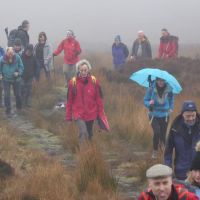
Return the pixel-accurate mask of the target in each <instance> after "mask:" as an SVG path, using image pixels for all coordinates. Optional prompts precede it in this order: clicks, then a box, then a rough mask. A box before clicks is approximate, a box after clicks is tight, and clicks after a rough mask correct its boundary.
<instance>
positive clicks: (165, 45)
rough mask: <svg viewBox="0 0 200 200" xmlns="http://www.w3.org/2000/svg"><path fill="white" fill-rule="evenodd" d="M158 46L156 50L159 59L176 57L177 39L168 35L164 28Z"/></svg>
mask: <svg viewBox="0 0 200 200" xmlns="http://www.w3.org/2000/svg"><path fill="white" fill-rule="evenodd" d="M161 31H162V37H161V38H160V45H159V50H158V58H159V59H170V58H176V57H177V56H178V37H176V36H173V35H170V33H169V32H168V30H167V29H166V28H163V29H162V30H161Z"/></svg>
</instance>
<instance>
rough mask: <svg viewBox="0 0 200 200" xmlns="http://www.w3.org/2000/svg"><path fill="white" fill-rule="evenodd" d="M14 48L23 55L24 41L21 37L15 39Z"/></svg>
mask: <svg viewBox="0 0 200 200" xmlns="http://www.w3.org/2000/svg"><path fill="white" fill-rule="evenodd" d="M13 49H14V52H15V53H16V54H18V55H19V56H20V57H21V55H22V51H23V50H22V43H21V40H20V39H19V38H16V39H15V41H14V46H13Z"/></svg>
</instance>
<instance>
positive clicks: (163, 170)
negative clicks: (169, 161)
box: [146, 164, 172, 178]
mask: <svg viewBox="0 0 200 200" xmlns="http://www.w3.org/2000/svg"><path fill="white" fill-rule="evenodd" d="M171 175H172V169H171V168H170V167H168V166H166V165H162V164H156V165H153V166H152V167H150V168H149V169H148V170H147V171H146V177H147V178H158V177H163V176H171Z"/></svg>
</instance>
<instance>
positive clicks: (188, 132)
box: [164, 115, 200, 180]
mask: <svg viewBox="0 0 200 200" xmlns="http://www.w3.org/2000/svg"><path fill="white" fill-rule="evenodd" d="M199 140H200V116H199V115H197V121H196V123H195V125H194V126H192V127H191V128H189V127H187V126H186V125H185V123H184V120H183V117H182V115H179V116H178V117H177V118H176V119H175V120H174V122H173V124H172V126H171V129H170V132H169V136H168V141H167V145H166V148H165V154H164V162H165V164H166V165H168V166H170V167H172V165H173V164H174V172H175V176H176V178H177V179H180V180H184V179H186V174H187V172H188V171H189V169H190V165H191V163H192V159H193V158H194V155H195V153H196V151H195V146H196V143H197V142H198V141H199ZM173 150H175V157H174V160H173V156H172V154H173Z"/></svg>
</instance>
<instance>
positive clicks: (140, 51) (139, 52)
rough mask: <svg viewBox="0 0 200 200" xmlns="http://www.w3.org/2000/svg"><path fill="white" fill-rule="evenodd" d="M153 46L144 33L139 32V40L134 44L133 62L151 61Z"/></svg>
mask: <svg viewBox="0 0 200 200" xmlns="http://www.w3.org/2000/svg"><path fill="white" fill-rule="evenodd" d="M151 58H152V52H151V45H150V42H149V40H148V38H147V37H146V35H145V34H144V32H143V31H138V38H137V39H136V40H135V41H134V42H133V47H132V52H131V57H130V59H131V60H141V59H151Z"/></svg>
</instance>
